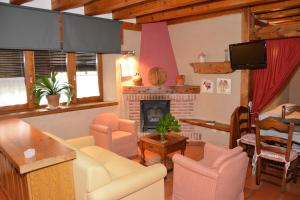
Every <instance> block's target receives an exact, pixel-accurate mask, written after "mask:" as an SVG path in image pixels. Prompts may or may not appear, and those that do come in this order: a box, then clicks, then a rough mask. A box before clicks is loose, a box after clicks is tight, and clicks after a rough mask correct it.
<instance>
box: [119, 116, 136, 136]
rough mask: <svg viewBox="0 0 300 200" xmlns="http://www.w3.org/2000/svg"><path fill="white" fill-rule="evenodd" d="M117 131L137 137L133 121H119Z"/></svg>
mask: <svg viewBox="0 0 300 200" xmlns="http://www.w3.org/2000/svg"><path fill="white" fill-rule="evenodd" d="M119 129H120V130H121V131H126V132H129V133H133V134H135V135H137V123H136V121H133V120H128V119H119Z"/></svg>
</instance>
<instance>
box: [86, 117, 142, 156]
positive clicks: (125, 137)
mask: <svg viewBox="0 0 300 200" xmlns="http://www.w3.org/2000/svg"><path fill="white" fill-rule="evenodd" d="M90 134H91V135H92V136H94V138H95V143H96V145H98V146H101V147H103V148H106V149H108V150H111V151H113V152H115V153H117V154H119V155H121V156H124V157H127V158H129V157H134V156H137V154H138V150H137V139H138V136H137V123H136V122H135V121H133V120H127V119H119V117H118V116H117V115H116V114H114V113H105V114H100V115H97V116H96V117H95V119H94V120H93V122H92V124H91V125H90Z"/></svg>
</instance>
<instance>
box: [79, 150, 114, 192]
mask: <svg viewBox="0 0 300 200" xmlns="http://www.w3.org/2000/svg"><path fill="white" fill-rule="evenodd" d="M76 157H77V158H76V159H75V160H74V161H73V173H74V179H75V180H74V181H75V183H76V184H78V185H76V188H80V190H82V192H84V193H86V192H92V191H94V190H96V189H97V188H99V187H102V186H104V185H106V184H108V183H110V182H111V177H110V175H109V172H108V171H107V170H106V169H105V168H104V167H103V166H102V165H101V163H100V162H99V161H97V160H95V159H93V158H91V157H90V156H88V155H86V154H84V153H82V152H80V151H76ZM76 192H77V191H76Z"/></svg>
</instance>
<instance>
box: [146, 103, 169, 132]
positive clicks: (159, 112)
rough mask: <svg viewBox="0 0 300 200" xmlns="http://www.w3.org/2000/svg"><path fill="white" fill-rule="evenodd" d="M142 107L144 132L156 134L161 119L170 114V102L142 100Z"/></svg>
mask: <svg viewBox="0 0 300 200" xmlns="http://www.w3.org/2000/svg"><path fill="white" fill-rule="evenodd" d="M140 106H141V111H140V112H141V113H140V116H141V118H140V119H141V121H140V124H141V131H142V132H154V131H155V127H156V126H157V124H158V122H159V120H160V118H161V117H162V116H164V115H165V114H167V113H170V100H142V101H141V102H140Z"/></svg>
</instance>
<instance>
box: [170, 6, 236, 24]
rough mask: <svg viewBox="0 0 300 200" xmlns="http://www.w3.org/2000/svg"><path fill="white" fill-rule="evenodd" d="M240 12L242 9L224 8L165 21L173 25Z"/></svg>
mask: <svg viewBox="0 0 300 200" xmlns="http://www.w3.org/2000/svg"><path fill="white" fill-rule="evenodd" d="M241 12H242V9H233V10H226V11H222V12H217V13H211V14H206V15H195V16H189V17H182V18H177V19H173V20H169V21H167V23H168V25H174V24H180V23H185V22H191V21H196V20H203V19H208V18H213V17H220V16H224V15H231V14H236V13H241Z"/></svg>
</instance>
